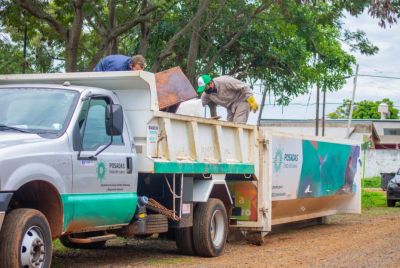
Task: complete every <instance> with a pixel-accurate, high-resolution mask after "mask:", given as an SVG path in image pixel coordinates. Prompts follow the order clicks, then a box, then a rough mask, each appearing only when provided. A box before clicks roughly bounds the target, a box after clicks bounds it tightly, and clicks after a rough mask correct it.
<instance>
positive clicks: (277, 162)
mask: <svg viewBox="0 0 400 268" xmlns="http://www.w3.org/2000/svg"><path fill="white" fill-rule="evenodd" d="M273 163H274V171H275V172H279V170H280V169H281V167H282V163H283V151H282V149H281V148H278V149H276V151H275V155H274V159H273Z"/></svg>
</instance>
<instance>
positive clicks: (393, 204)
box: [387, 199, 396, 207]
mask: <svg viewBox="0 0 400 268" xmlns="http://www.w3.org/2000/svg"><path fill="white" fill-rule="evenodd" d="M395 205H396V200H391V199H388V200H387V206H388V207H394V206H395Z"/></svg>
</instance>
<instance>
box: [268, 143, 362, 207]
mask: <svg viewBox="0 0 400 268" xmlns="http://www.w3.org/2000/svg"><path fill="white" fill-rule="evenodd" d="M356 176H359V177H357V178H358V179H359V178H360V176H361V160H360V146H358V145H348V144H337V143H333V142H332V143H331V142H321V141H313V140H302V139H294V138H289V137H282V136H279V137H278V136H274V137H273V142H272V200H273V201H274V200H290V199H297V198H307V197H323V196H332V195H339V194H352V193H355V192H357V191H359V188H360V187H359V186H357V181H356V180H355V178H356ZM358 181H359V180H358ZM358 184H359V183H358Z"/></svg>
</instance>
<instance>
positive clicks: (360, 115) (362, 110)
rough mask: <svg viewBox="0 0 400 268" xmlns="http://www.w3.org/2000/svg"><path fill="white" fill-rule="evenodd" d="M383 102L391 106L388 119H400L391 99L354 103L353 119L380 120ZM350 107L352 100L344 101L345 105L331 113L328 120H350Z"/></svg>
mask: <svg viewBox="0 0 400 268" xmlns="http://www.w3.org/2000/svg"><path fill="white" fill-rule="evenodd" d="M382 102H384V103H386V104H387V105H388V106H389V111H390V116H389V118H388V119H398V118H399V110H398V109H396V108H394V107H393V101H391V100H390V99H387V98H384V99H382V100H380V101H369V100H364V101H360V102H355V103H354V106H353V107H354V108H353V116H352V118H353V119H380V118H381V115H380V113H379V112H378V106H379V104H381V103H382ZM350 105H351V100H349V99H345V100H343V104H341V105H340V106H339V107H338V108H337V109H336V111H335V112H332V113H329V114H328V118H330V119H343V118H349V114H350Z"/></svg>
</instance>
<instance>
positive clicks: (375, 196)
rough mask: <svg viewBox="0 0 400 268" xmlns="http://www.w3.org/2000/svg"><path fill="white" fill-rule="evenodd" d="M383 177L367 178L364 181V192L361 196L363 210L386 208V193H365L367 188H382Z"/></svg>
mask: <svg viewBox="0 0 400 268" xmlns="http://www.w3.org/2000/svg"><path fill="white" fill-rule="evenodd" d="M380 187H381V177H378V176H376V177H371V178H365V179H364V180H363V190H362V194H361V205H362V208H367V209H369V208H373V207H386V193H385V192H381V191H378V192H370V191H365V190H364V189H365V188H380Z"/></svg>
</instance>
